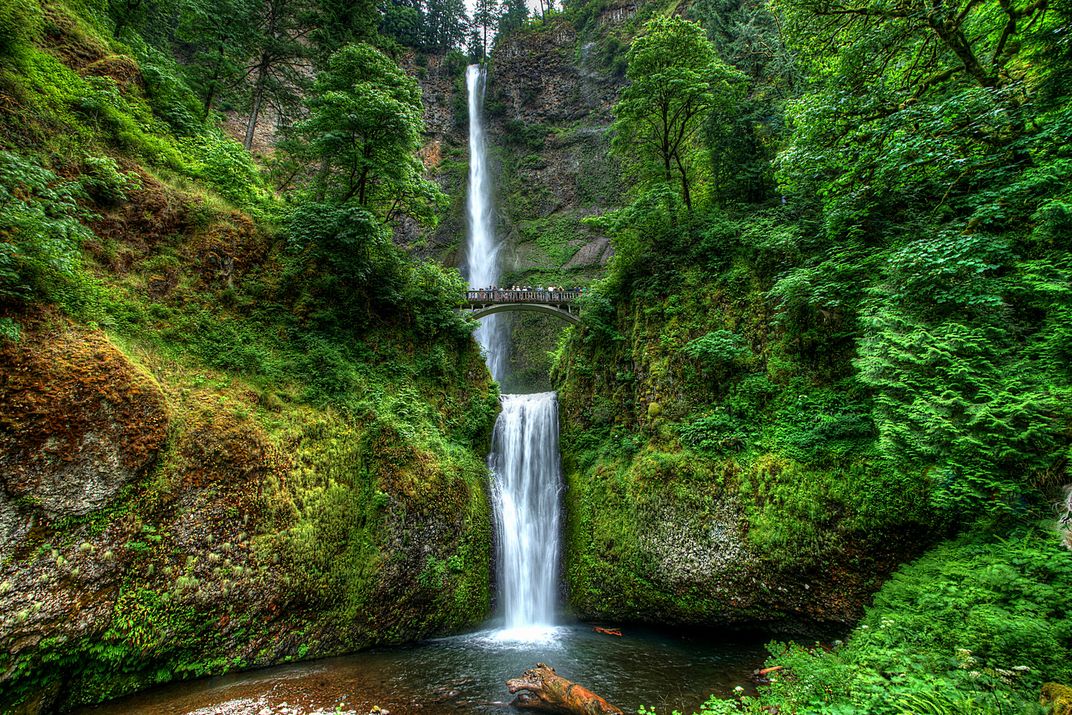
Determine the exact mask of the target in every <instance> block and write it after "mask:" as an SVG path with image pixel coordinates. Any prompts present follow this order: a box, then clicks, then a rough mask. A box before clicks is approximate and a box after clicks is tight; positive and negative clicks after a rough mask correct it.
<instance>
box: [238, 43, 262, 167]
mask: <svg viewBox="0 0 1072 715" xmlns="http://www.w3.org/2000/svg"><path fill="white" fill-rule="evenodd" d="M267 77H268V63H267V60H266V59H264V58H262V59H261V64H260V67H258V68H257V81H256V83H254V85H253V107H252V109H250V112H249V123H248V124H246V139H245V141H243V142H242V146H244V147H246V151H249V150H250V149H252V148H253V135H254V134H255V133H256V132H257V119H258V118H259V117H260V113H261V102H262V101H264V83H265V80H266V79H267Z"/></svg>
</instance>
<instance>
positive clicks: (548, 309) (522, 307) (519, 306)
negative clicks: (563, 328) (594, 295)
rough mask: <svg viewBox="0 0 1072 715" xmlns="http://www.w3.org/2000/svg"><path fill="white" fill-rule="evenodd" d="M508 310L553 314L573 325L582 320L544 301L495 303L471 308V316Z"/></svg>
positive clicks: (482, 316) (475, 316) (484, 315)
mask: <svg viewBox="0 0 1072 715" xmlns="http://www.w3.org/2000/svg"><path fill="white" fill-rule="evenodd" d="M508 312H530V313H543V314H544V315H553V316H555V317H556V318H560V319H562V320H565V321H566V322H567V323H572V324H573V325H577V324H579V323H580V322H581V319H580V318H579V317H577V316H576V315H574V314H573V313H571V312H569V311H568V310H566V309H565V308H559V307H557V306H554V305H547V304H544V303H494V304H492V305H486V306H483V307H480V308H472V309H470V310H469V317H471V318H477V319H480V318H484V317H487V316H489V315H494V314H495V313H508Z"/></svg>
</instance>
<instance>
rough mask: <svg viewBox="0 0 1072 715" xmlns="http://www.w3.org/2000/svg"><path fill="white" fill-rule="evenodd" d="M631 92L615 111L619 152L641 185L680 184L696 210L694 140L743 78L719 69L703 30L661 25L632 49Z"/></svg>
mask: <svg viewBox="0 0 1072 715" xmlns="http://www.w3.org/2000/svg"><path fill="white" fill-rule="evenodd" d="M626 76H627V77H628V79H629V82H630V84H629V86H628V87H626V88H625V89H624V90H622V93H621V98H620V99H619V100H618V103H617V104H616V105H615V106H614V116H615V122H614V130H615V139H614V142H615V144H614V146H615V147H616V149H617V151H618V152H619V154H620V155H621V156H622V157H624V158H627V159H630V160H634V161H635V162H636V163H634V164H633V166H634V167H635V170H636V172H637V175H638V177H639V178H640V180H641V181H642V182H644V183H645V184H647V185H650V184H651V183H652V182H660V181H661V182H663V183H664V184H666V185H670V184H671V183H672V182H675V181H676V182H678V183H679V184H680V191H681V199H682V201H684V203H685V206H686V207H687V208H689V209H691V208H692V194H693V192H694V189H693V188H692V184H693V183H694V180H695V168H694V166H693V164H694V163H695V160H696V154H697V151H698V143H697V141H696V134H697V132H698V131H699V129H700V127H701V126H703V124H704V122H705V120H706V118H707V117H708V115H709V114H710V113H711V112H712V111H714V110H715V108H716V107H719V106H723V105H728V104H729V103H731V102H732V101H733V97H734V92H735V86H736V85H737V84H738V83H739V82H740V80H741V79H743V78H742V77H741V75H740V74H739V73H738V72H736V71H735V70H734V69H733V68H731V67H729V66H728V65H726V64H724V63H723V62H722V61H720V60H719V59H718V58H717V57H716V55H715V50H714V47H713V46H712V45H711V43H710V41H709V40H708V39H707V37H706V35H705V34H704V31H703V28H701V27H700V26H699V25H698V24H696V23H693V22H688V21H686V20H683V19H681V18H679V17H669V18H667V17H658V18H655V19H653V20H651V21H650V22H648V24H647V25H646V26H645V27H644V34H642V35H641V36H640V37H638V38H637V39H636V40H635V41H634V42H633V45H632V47H630V48H629V66H628V69H627V71H626Z"/></svg>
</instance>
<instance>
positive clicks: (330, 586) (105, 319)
mask: <svg viewBox="0 0 1072 715" xmlns="http://www.w3.org/2000/svg"><path fill="white" fill-rule="evenodd" d="M107 11H108V9H107V8H105V7H103V6H98V5H96V4H94V3H59V2H46V3H41V4H40V5H39V4H37V3H36V2H33V1H31V0H27V1H25V2H23V1H22V0H17V1H14V2H12V1H9V0H5V2H3V3H0V18H2V19H3V33H4V34H3V35H2V38H0V39H2V42H0V53H2V54H3V58H2V61H0V332H2V333H3V339H2V344H0V376H2V377H0V652H2V655H0V671H2V673H3V674H2V675H0V693H2V695H0V710H4V711H5V712H6V711H8V710H9V709H10V708H13V707H14V706H15V705H16V704H18V703H23V707H24V708H27V709H28V710H29V711H31V712H33V711H37V710H49V709H52V708H59V709H61V710H62V709H66V708H70V707H72V706H75V705H79V704H86V703H94V702H98V701H100V700H102V699H106V698H110V697H115V696H117V695H120V694H122V693H125V692H129V691H131V690H134V689H137V688H142V687H145V686H147V685H151V684H154V683H160V682H165V681H168V680H173V679H179V678H188V677H194V676H199V675H205V674H209V673H219V672H223V671H227V670H234V669H240V668H247V667H252V666H256V665H266V664H270V663H278V662H284V661H288V660H294V659H302V658H311V657H317V656H323V655H329V654H335V653H342V652H348V651H353V650H355V649H358V648H361V647H366V646H369V645H372V644H378V643H394V642H400V641H406V640H412V639H416V638H420V637H423V636H426V635H429V634H432V633H439V632H445V631H450V630H454V629H457V628H460V627H462V626H466V625H470V624H474V623H476V622H478V621H479V620H481V619H482V618H484V617H485V616H486V614H487V612H488V609H489V599H490V597H489V580H490V579H489V562H490V540H491V535H490V515H489V506H488V500H487V495H486V490H485V482H486V468H485V466H484V455H485V453H486V450H487V444H488V440H489V434H490V429H491V425H492V422H493V419H494V416H495V412H496V410H497V401H496V395H495V389H494V386H493V385H492V384H491V382H490V380H489V378H488V375H487V372H486V369H485V367H484V365H483V362H482V360H481V358H480V355H479V353H478V351H477V348H476V347H475V345H474V344H473V342H472V340H471V338H470V335H469V329H470V326H469V325H467V324H466V323H465V321H463V320H462V319H461V318H459V317H457V315H456V314H455V312H454V302H453V301H454V300H455V299H456V296H457V295H459V291H460V286H461V283H460V280H459V279H458V278H457V276H456V274H454V275H452V274H449V273H446V272H444V271H443V270H441V269H440V268H438V267H436V266H434V265H430V264H425V263H419V262H416V261H414V260H412V259H410V258H409V257H408V256H406V255H405V254H403V253H401V252H400V251H398V250H397V249H395V248H394V247H393V246H391V245H390V243H389V242H387V243H386V244H374V248H373V249H371V250H373V251H374V252H373V253H371V254H369V253H366V254H363V255H365V256H368V255H371V256H372V257H373V258H372V260H373V261H374V263H375V265H374V267H373V268H372V280H373V283H372V284H371V286H372V287H367V288H363V289H362V288H360V286H361V285H362V284H354V283H350V284H348V285H350V286H353V285H357V286H358V288H356V289H352V290H350V289H348V292H340V291H338V290H335V288H334V286H335V285H336V284H333V283H329V282H328V281H327V279H328V278H330V276H331V273H330V268H329V267H327V266H325V264H324V262H323V261H322V260H320V259H319V258H318V257H317V256H316V255H313V256H312V257H310V253H309V251H302V250H299V248H298V245H300V244H296V243H295V241H296V240H297V239H295V238H293V237H294V236H295V235H296V229H298V228H302V227H296V226H295V225H294V221H293V219H291V218H289V217H290V216H291V215H292V208H291V207H290V206H289V205H288V203H287V201H285V200H284V195H283V194H279V193H277V192H276V190H275V188H274V187H273V185H272V184H271V183H270V182H269V181H268V179H267V178H266V177H267V174H266V173H265V171H264V170H263V169H262V168H261V166H259V165H258V163H256V162H255V161H254V159H253V158H252V157H251V156H250V154H248V153H247V152H246V151H245V150H244V149H243V148H242V146H241V145H240V144H239V143H237V142H236V141H235V140H234V139H232V138H231V137H229V136H228V135H226V134H225V133H224V132H223V131H222V130H221V129H219V128H217V124H216V120H215V118H214V115H210V116H209V117H208V118H207V119H201V112H200V111H199V109H200V108H199V107H198V106H197V102H196V101H195V99H194V97H193V95H192V94H191V93H190V91H189V90H188V89H187V84H186V80H185V75H184V74H183V71H182V68H181V67H180V66H179V65H178V64H177V63H176V62H175V60H174V59H173V58H172V57H171V55H170V54H168V53H165V52H163V51H161V50H160V49H159V48H158V47H157V46H155V45H153V44H151V43H149V42H146V41H145V40H143V39H142V36H141V35H140V34H139V33H138V32H134V31H131V30H127V31H125V32H124V33H123V34H122V40H116V39H114V37H113V36H112V35H113V33H112V28H111V26H110V23H109V21H108V20H107V17H108V14H107ZM262 159H263V157H262ZM266 160H267V161H268V162H269V163H270V162H271V160H272V158H271V157H268V158H267V159H266ZM360 260H361V259H360V258H358V259H355V262H359V261H360ZM350 280H353V279H350ZM340 296H341V297H340Z"/></svg>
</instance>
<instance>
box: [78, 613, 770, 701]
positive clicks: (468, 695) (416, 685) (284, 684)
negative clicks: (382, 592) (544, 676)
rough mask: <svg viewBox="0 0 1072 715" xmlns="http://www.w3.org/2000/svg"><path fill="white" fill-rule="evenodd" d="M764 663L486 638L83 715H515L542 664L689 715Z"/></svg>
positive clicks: (682, 646) (732, 639) (677, 638)
mask: <svg viewBox="0 0 1072 715" xmlns="http://www.w3.org/2000/svg"><path fill="white" fill-rule="evenodd" d="M525 636H528V637H525ZM763 657H764V649H763V641H762V640H760V639H758V638H748V637H745V636H726V635H711V634H704V635H699V634H681V633H678V634H667V633H657V632H653V631H641V630H633V629H625V630H624V635H623V636H622V637H621V638H618V637H614V636H606V635H602V634H599V633H596V632H594V631H593V630H592V628H591V626H585V625H574V626H561V627H554V628H543V629H533V630H532V631H531V632H524V631H522V632H516V631H515V632H505V633H504V631H497V630H489V631H481V632H478V633H473V634H468V635H462V636H455V637H451V638H441V639H437V640H432V641H428V642H425V643H421V644H418V645H415V646H409V647H405V648H390V649H382V650H376V651H369V652H365V653H358V654H355V655H352V656H345V657H340V658H330V659H326V660H319V661H311V662H307V663H300V664H295V665H286V666H279V667H275V668H266V669H263V670H255V671H250V672H246V673H238V674H234V675H226V676H221V677H218V678H209V679H205V680H199V681H192V682H188V683H179V684H173V685H168V686H163V687H161V688H156V689H154V690H150V691H146V692H145V693H141V694H138V695H134V696H131V697H129V698H125V699H123V700H119V701H116V702H114V703H112V704H110V705H104V706H99V707H97V708H92V709H89V710H85V711H83V713H94V714H95V715H113V714H114V715H118V714H119V713H124V714H126V713H131V714H133V715H139V714H142V713H144V714H145V715H149V714H150V713H152V714H159V715H191V714H195V713H196V715H210V714H211V715H214V714H216V713H221V714H222V713H227V714H229V715H230V714H233V715H246V714H247V713H249V714H250V715H260V713H262V712H272V713H279V712H291V713H296V714H300V715H311V714H312V713H334V712H335V711H336V706H341V711H342V712H357V713H361V714H362V715H364V713H368V712H369V710H370V709H371V708H372V707H373V706H379V707H381V708H383V709H386V710H389V711H390V713H391V715H411V714H413V713H420V714H421V715H424V714H426V713H477V714H480V713H500V714H501V713H517V712H519V711H516V710H514V709H512V708H510V707H509V701H510V699H511V696H510V694H509V693H508V692H507V690H506V685H505V682H506V680H508V679H509V678H513V677H517V676H519V675H520V674H521V673H522V672H523V671H524V670H525V669H527V668H531V667H532V666H534V665H535V664H536V663H537V662H543V663H547V664H548V665H550V666H552V667H553V668H555V669H556V670H557V671H558V673H559V674H560V675H563V676H565V677H567V678H569V679H571V680H574V681H575V682H578V683H581V684H582V685H585V686H586V687H588V688H589V689H591V690H592V691H594V692H596V693H598V694H600V695H602V696H603V697H605V698H606V699H607V700H608V701H610V702H612V703H614V704H615V705H618V706H619V707H621V708H622V709H623V710H625V711H626V712H635V711H636V709H637V707H638V706H640V705H641V704H644V705H647V706H648V707H651V706H652V705H654V706H656V707H657V708H658V709H659V713H660V715H669V713H670V712H671V711H672V710H673V709H675V708H676V709H679V710H682V711H683V712H686V713H691V712H692V711H693V710H694V709H696V708H697V707H698V706H699V705H700V703H702V702H703V701H704V700H705V699H706V698H707V696H708V695H709V694H710V693H712V692H714V693H718V694H720V695H729V694H730V693H731V692H732V690H733V688H734V687H735V686H738V685H740V686H743V687H745V688H748V687H749V675H750V674H751V671H752V670H753V669H755V668H757V667H760V664H761V663H762V661H763Z"/></svg>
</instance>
